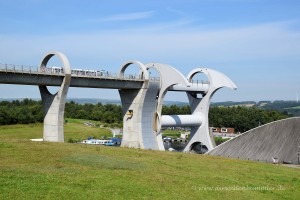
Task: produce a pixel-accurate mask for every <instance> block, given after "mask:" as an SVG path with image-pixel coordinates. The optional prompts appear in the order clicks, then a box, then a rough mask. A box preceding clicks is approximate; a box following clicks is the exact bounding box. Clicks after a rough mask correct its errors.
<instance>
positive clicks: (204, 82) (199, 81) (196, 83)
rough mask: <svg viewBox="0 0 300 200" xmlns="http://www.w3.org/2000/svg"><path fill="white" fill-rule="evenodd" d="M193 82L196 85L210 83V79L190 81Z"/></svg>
mask: <svg viewBox="0 0 300 200" xmlns="http://www.w3.org/2000/svg"><path fill="white" fill-rule="evenodd" d="M190 82H191V83H192V84H195V85H204V84H210V82H209V81H204V80H198V79H197V80H193V79H192V80H191V81H190Z"/></svg>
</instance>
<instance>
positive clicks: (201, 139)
mask: <svg viewBox="0 0 300 200" xmlns="http://www.w3.org/2000/svg"><path fill="white" fill-rule="evenodd" d="M197 73H204V74H205V75H206V76H207V77H208V80H209V89H208V91H207V92H206V93H205V94H203V97H202V98H198V97H197V94H195V93H193V92H187V95H188V99H189V104H190V108H191V112H192V115H197V116H198V117H199V118H201V119H202V124H201V125H198V126H193V127H192V128H191V135H190V140H189V142H188V144H187V145H186V147H185V148H184V150H183V151H184V152H189V151H192V150H193V148H194V147H195V145H197V144H200V143H201V145H205V146H206V147H207V149H208V150H211V149H213V148H214V146H215V142H214V138H213V136H212V135H210V133H209V122H208V113H209V106H210V101H211V98H212V96H213V94H214V93H215V92H216V91H217V90H218V89H220V88H222V87H228V88H231V89H236V85H235V84H234V83H233V82H232V81H231V80H230V79H229V78H228V77H227V76H225V75H224V74H222V73H221V72H218V71H215V70H212V69H207V68H198V69H195V70H193V71H191V72H190V73H189V75H188V76H187V80H188V81H189V82H191V80H192V78H193V76H194V75H196V74H197Z"/></svg>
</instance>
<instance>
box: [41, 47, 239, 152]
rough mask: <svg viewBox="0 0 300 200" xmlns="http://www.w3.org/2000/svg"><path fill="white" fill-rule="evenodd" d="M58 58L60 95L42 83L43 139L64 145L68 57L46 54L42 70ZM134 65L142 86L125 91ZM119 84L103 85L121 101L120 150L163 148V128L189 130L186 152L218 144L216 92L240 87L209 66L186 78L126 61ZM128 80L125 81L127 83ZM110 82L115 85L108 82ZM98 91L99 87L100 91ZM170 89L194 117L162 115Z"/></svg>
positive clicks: (161, 67) (69, 79) (163, 67)
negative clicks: (212, 115) (212, 121)
mask: <svg viewBox="0 0 300 200" xmlns="http://www.w3.org/2000/svg"><path fill="white" fill-rule="evenodd" d="M53 56H56V57H58V58H59V60H60V61H61V63H62V65H63V70H64V73H63V74H62V75H61V76H62V79H61V80H62V83H61V85H60V88H59V90H58V92H57V93H55V94H51V93H50V92H49V90H48V89H47V87H46V85H39V89H40V93H41V97H42V104H43V109H44V131H43V140H44V141H50V142H64V127H63V124H64V110H65V102H66V97H67V93H68V88H69V86H70V85H71V84H72V74H71V67H70V64H69V61H68V59H67V57H66V56H65V55H64V54H62V53H60V52H50V53H47V54H46V55H45V56H44V58H43V59H42V61H41V64H40V69H43V68H45V67H46V66H47V63H48V61H49V60H50V59H51V58H52V57H53ZM132 65H134V66H137V67H138V68H139V69H140V74H139V81H140V82H141V87H138V88H130V87H128V86H127V87H126V85H127V83H129V82H130V81H129V80H127V79H126V78H124V77H125V72H126V70H127V69H128V68H129V67H131V66H132ZM151 70H155V71H156V72H157V73H158V74H159V80H158V79H153V78H151V77H150V71H151ZM198 73H202V74H204V75H206V76H207V79H208V81H207V82H201V83H193V81H192V79H193V77H194V76H195V75H196V74H198ZM115 80H118V81H122V83H124V84H123V86H122V87H119V86H117V85H109V86H107V84H106V86H104V87H105V88H118V89H119V94H120V97H121V103H122V114H123V138H122V143H121V146H122V147H130V148H141V149H153V150H165V147H164V143H163V139H162V132H161V128H162V127H191V133H190V140H189V142H188V143H187V145H186V147H185V148H184V150H183V151H184V152H189V151H193V150H195V148H197V145H198V144H201V145H203V146H205V147H206V148H207V150H211V149H213V147H214V141H213V139H212V137H211V136H210V134H209V128H208V125H209V123H208V112H209V105H210V101H211V98H212V96H213V94H214V93H215V92H216V91H217V90H218V89H220V88H223V87H228V88H230V89H236V85H235V84H234V83H233V82H232V81H231V80H230V79H229V78H228V77H227V76H226V75H224V74H222V73H221V72H218V71H215V70H213V69H209V68H197V69H194V70H192V71H191V72H190V73H189V74H188V75H187V77H185V76H183V75H182V74H181V73H180V72H179V71H178V70H177V69H175V68H174V67H172V66H170V65H166V64H160V63H148V64H145V65H144V64H143V63H141V62H138V61H129V62H126V63H124V64H123V65H122V66H121V68H120V71H119V73H118V76H117V77H115ZM84 81H86V82H89V81H102V82H103V81H104V82H105V81H107V80H106V79H101V78H97V79H95V78H93V77H92V78H90V79H89V78H87V79H84V80H83V82H82V84H83V83H84V84H83V85H85V86H86V85H87V84H86V83H85V82H84ZM126 81H127V82H126ZM109 84H114V83H113V82H109ZM97 88H99V87H97ZM168 91H181V92H186V94H187V97H188V100H189V105H190V108H191V114H190V115H162V106H163V101H164V97H165V95H166V93H167V92H168Z"/></svg>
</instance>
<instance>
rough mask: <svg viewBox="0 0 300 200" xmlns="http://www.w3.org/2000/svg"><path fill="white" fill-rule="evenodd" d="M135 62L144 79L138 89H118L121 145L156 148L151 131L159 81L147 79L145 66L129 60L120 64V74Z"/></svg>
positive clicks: (154, 136) (122, 74)
mask: <svg viewBox="0 0 300 200" xmlns="http://www.w3.org/2000/svg"><path fill="white" fill-rule="evenodd" d="M131 64H135V65H137V66H139V67H140V68H141V76H142V77H143V78H144V79H145V82H144V85H143V87H142V88H141V89H139V90H124V89H122V90H119V94H120V96H121V102H122V110H123V138H122V144H121V146H122V147H132V148H141V149H153V150H158V149H159V148H158V145H157V141H156V134H155V132H154V131H153V124H154V114H155V111H156V96H157V93H158V91H159V87H160V83H159V82H152V81H149V74H148V71H147V69H146V68H145V66H144V65H143V64H142V63H140V62H137V61H131V62H128V63H126V64H125V65H123V66H122V68H121V70H120V74H119V75H120V76H121V77H122V76H124V72H125V70H126V68H127V67H128V66H129V65H131Z"/></svg>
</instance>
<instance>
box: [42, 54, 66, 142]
mask: <svg viewBox="0 0 300 200" xmlns="http://www.w3.org/2000/svg"><path fill="white" fill-rule="evenodd" d="M53 56H57V57H58V58H59V59H60V61H61V62H62V65H63V73H64V74H61V75H62V79H63V82H62V84H61V86H60V89H59V90H58V92H57V93H56V94H51V93H50V92H49V90H48V89H47V86H45V85H39V90H40V93H41V97H42V103H43V109H44V131H43V139H44V141H50V142H64V111H65V102H66V97H67V93H68V89H69V85H70V82H71V69H70V64H69V61H68V59H67V58H66V56H65V55H64V54H62V53H60V52H49V53H48V54H46V56H45V57H44V58H43V60H42V62H41V64H40V69H42V68H45V67H46V65H47V63H48V61H49V60H50V58H51V57H53Z"/></svg>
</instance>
